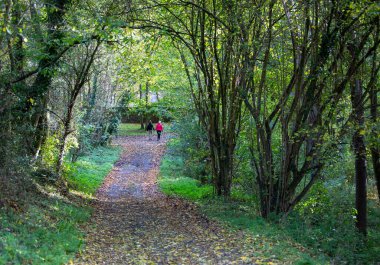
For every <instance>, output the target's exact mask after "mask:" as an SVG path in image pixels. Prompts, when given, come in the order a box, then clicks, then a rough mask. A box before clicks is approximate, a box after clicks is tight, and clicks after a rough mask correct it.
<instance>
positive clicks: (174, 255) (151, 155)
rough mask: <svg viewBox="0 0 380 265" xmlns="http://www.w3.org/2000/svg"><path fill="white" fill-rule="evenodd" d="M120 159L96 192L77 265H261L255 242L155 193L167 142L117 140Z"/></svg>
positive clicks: (144, 139)
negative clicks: (119, 148) (84, 243)
mask: <svg viewBox="0 0 380 265" xmlns="http://www.w3.org/2000/svg"><path fill="white" fill-rule="evenodd" d="M116 144H118V145H121V146H122V148H123V153H122V155H121V158H120V160H119V161H118V162H117V163H116V164H115V166H114V169H113V170H112V171H111V172H110V174H109V175H108V176H107V177H106V179H105V181H104V183H103V185H102V187H101V188H100V189H99V190H98V192H97V195H96V198H97V199H96V201H95V203H94V204H95V205H94V206H95V211H94V214H93V216H92V219H91V221H90V224H89V225H88V226H87V227H86V228H85V232H86V239H85V241H86V246H85V249H84V251H83V252H82V253H81V254H80V255H79V256H78V257H77V259H76V261H75V262H74V263H75V264H262V263H266V262H265V261H259V260H258V259H257V258H256V257H255V253H254V250H253V249H252V246H253V244H252V242H253V241H254V238H252V237H251V236H249V235H247V234H244V233H243V232H232V231H229V230H228V229H224V228H223V227H222V226H220V225H219V224H217V223H215V222H212V221H210V220H208V219H207V218H205V217H204V216H203V215H202V214H200V213H199V212H198V211H197V209H196V208H195V207H194V206H192V205H191V204H189V203H187V202H186V201H183V200H180V199H176V198H170V197H167V196H165V195H164V194H162V193H161V192H160V191H159V190H158V187H157V183H156V178H157V175H158V172H159V165H160V160H161V157H162V156H163V154H164V152H165V148H166V142H165V140H162V141H160V142H157V141H155V140H152V141H149V140H147V137H144V136H133V137H132V136H131V137H123V138H119V139H118V140H117V141H116Z"/></svg>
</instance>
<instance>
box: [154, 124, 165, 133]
mask: <svg viewBox="0 0 380 265" xmlns="http://www.w3.org/2000/svg"><path fill="white" fill-rule="evenodd" d="M163 129H164V127H163V126H162V124H161V123H157V124H156V131H162V130H163Z"/></svg>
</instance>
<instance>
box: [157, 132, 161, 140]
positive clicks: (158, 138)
mask: <svg viewBox="0 0 380 265" xmlns="http://www.w3.org/2000/svg"><path fill="white" fill-rule="evenodd" d="M160 138H161V131H157V140H160Z"/></svg>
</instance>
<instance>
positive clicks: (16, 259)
mask: <svg viewBox="0 0 380 265" xmlns="http://www.w3.org/2000/svg"><path fill="white" fill-rule="evenodd" d="M119 154H120V149H119V148H115V147H110V148H104V147H101V148H96V149H94V150H93V152H92V153H91V154H89V155H88V156H84V157H81V158H79V160H78V161H77V162H76V163H75V164H74V165H70V167H71V170H70V174H69V175H68V181H69V183H70V186H71V187H75V188H76V190H74V193H73V194H72V196H74V194H76V195H77V194H78V193H79V194H80V193H82V194H83V193H85V194H83V196H88V195H91V194H93V193H94V192H95V191H96V189H97V188H98V187H99V186H100V185H101V183H102V181H103V179H104V177H105V176H106V175H107V174H108V172H109V171H110V169H111V168H112V164H113V163H114V162H115V161H116V160H117V158H118V157H119ZM74 201H75V202H74ZM91 212H92V209H91V208H90V207H89V206H87V205H86V202H85V201H84V200H83V199H81V198H77V199H73V200H72V201H68V199H67V198H62V197H60V196H59V194H57V193H55V192H54V190H51V191H50V192H49V193H46V194H45V193H31V194H30V200H29V201H28V202H27V207H26V206H25V207H23V210H22V211H15V210H13V209H11V208H7V209H1V210H0V264H38V265H40V264H52V265H56V264H66V263H68V262H69V261H70V260H71V259H73V258H74V256H75V254H76V253H77V252H78V251H79V250H80V249H81V248H82V246H83V244H84V242H83V238H84V235H83V233H82V232H81V230H80V226H81V225H84V224H85V223H86V221H88V219H89V217H90V215H91Z"/></svg>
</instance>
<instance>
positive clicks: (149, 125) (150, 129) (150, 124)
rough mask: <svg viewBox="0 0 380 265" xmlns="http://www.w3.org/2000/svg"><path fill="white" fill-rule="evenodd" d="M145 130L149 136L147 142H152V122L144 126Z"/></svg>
mask: <svg viewBox="0 0 380 265" xmlns="http://www.w3.org/2000/svg"><path fill="white" fill-rule="evenodd" d="M146 130H147V132H148V135H149V140H152V135H153V123H152V121H149V123H148V125H147V126H146Z"/></svg>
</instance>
